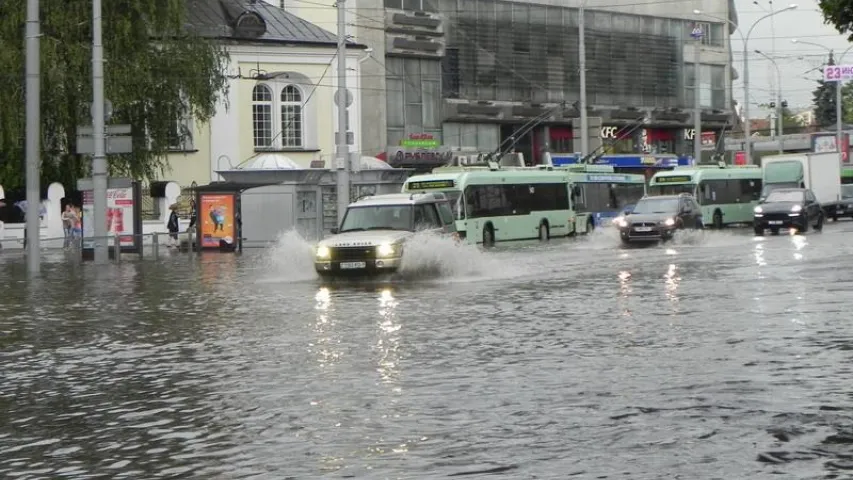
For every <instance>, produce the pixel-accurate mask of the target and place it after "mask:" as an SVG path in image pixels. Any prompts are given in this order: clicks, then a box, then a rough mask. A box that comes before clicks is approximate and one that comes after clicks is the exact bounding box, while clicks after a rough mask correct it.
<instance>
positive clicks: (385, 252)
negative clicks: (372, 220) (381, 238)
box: [376, 243, 397, 257]
mask: <svg viewBox="0 0 853 480" xmlns="http://www.w3.org/2000/svg"><path fill="white" fill-rule="evenodd" d="M395 252H397V248H395V245H392V244H390V243H383V244H381V245H379V246H378V247H376V255H377V256H380V257H390V256H393V255H394V253H395Z"/></svg>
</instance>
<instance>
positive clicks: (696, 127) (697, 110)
mask: <svg viewBox="0 0 853 480" xmlns="http://www.w3.org/2000/svg"><path fill="white" fill-rule="evenodd" d="M703 33H704V32H703V31H702V27H701V26H699V24H698V23H697V24H696V26H695V27H693V32H691V33H690V36H691V37H693V39H694V40H695V41H696V43H695V44H694V45H693V161H694V162H695V163H696V164H699V163H701V162H702V103H701V98H700V97H701V95H700V94H699V88H700V87H699V85H700V82H699V77H700V76H701V75H702V68H701V65H700V62H701V61H702V51H701V47H702V35H703Z"/></svg>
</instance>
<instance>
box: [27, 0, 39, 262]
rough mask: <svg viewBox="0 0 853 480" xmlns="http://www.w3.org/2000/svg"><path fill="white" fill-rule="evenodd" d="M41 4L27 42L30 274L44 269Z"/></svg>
mask: <svg viewBox="0 0 853 480" xmlns="http://www.w3.org/2000/svg"><path fill="white" fill-rule="evenodd" d="M39 30H40V27H39V0H27V28H26V39H25V40H24V43H25V47H26V55H27V60H26V67H27V68H26V78H27V81H26V89H27V90H26V96H27V100H26V108H27V133H26V161H27V168H26V176H27V178H26V184H27V213H26V215H27V225H26V235H27V270H28V271H29V273H30V274H31V275H34V274H36V273H38V272H39V270H40V269H41V241H40V240H41V221H40V220H39V213H41V186H40V185H39V183H40V182H41V179H40V178H39V177H40V176H41V50H40V48H41V38H40V37H41V32H40V31H39Z"/></svg>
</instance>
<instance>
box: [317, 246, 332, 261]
mask: <svg viewBox="0 0 853 480" xmlns="http://www.w3.org/2000/svg"><path fill="white" fill-rule="evenodd" d="M331 253H332V252H331V251H330V250H329V247H326V246H322V245H321V246H319V247H317V259H318V260H328V259H329V256H330V255H331Z"/></svg>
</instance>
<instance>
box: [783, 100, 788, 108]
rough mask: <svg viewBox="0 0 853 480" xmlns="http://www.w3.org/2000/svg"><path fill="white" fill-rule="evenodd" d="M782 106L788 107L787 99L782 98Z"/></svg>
mask: <svg viewBox="0 0 853 480" xmlns="http://www.w3.org/2000/svg"><path fill="white" fill-rule="evenodd" d="M782 108H788V101H787V100H782Z"/></svg>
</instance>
